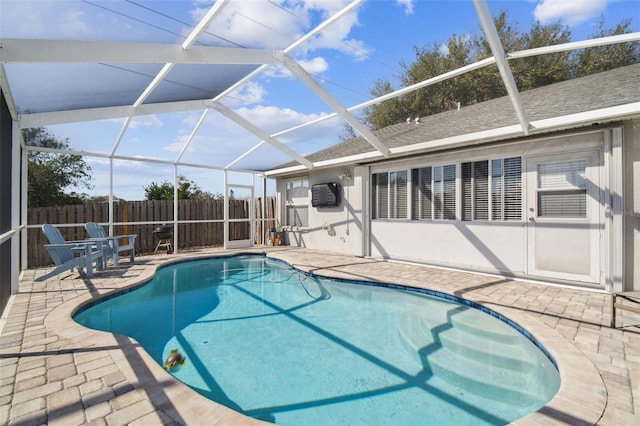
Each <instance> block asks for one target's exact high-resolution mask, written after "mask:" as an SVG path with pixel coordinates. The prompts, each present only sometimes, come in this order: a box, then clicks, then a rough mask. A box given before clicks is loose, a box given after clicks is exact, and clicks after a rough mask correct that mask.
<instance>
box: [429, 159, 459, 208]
mask: <svg viewBox="0 0 640 426" xmlns="http://www.w3.org/2000/svg"><path fill="white" fill-rule="evenodd" d="M433 198H434V205H433V218H434V219H448V220H454V219H455V218H456V166H455V165H454V164H451V165H448V166H437V167H434V168H433Z"/></svg>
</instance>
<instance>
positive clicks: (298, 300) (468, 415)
mask: <svg viewBox="0 0 640 426" xmlns="http://www.w3.org/2000/svg"><path fill="white" fill-rule="evenodd" d="M75 320H76V321H78V322H79V323H81V324H83V325H85V326H87V327H90V328H94V329H98V330H104V331H111V332H116V333H122V334H125V335H128V336H131V337H133V338H135V339H136V340H137V341H138V342H139V343H140V344H141V345H142V346H143V347H144V348H145V349H146V350H147V351H148V352H149V354H151V356H153V358H154V359H155V360H156V361H157V362H158V363H159V364H161V365H162V364H163V360H164V359H165V358H166V357H167V356H168V355H169V353H170V351H171V350H172V349H179V350H180V352H181V353H182V354H184V355H185V356H186V358H187V361H186V363H185V364H184V365H183V366H181V367H177V368H175V369H173V370H172V371H171V373H172V374H173V375H174V376H175V377H176V378H178V379H179V380H181V381H183V382H184V383H186V384H187V385H189V386H191V387H192V388H193V389H195V390H196V391H198V392H199V393H201V394H202V395H204V396H206V397H208V398H210V399H212V400H214V401H217V402H219V403H221V404H224V405H226V406H228V407H230V408H233V409H234V410H237V411H239V412H242V413H245V414H247V415H249V416H252V417H255V418H259V419H262V420H267V421H271V422H275V423H278V424H281V425H337V424H340V425H347V424H349V425H357V424H362V425H376V424H379V425H409V424H437V425H442V424H455V425H461V424H474V425H478V424H506V423H509V422H512V421H514V420H516V419H518V418H520V417H523V416H525V415H527V414H528V413H531V412H533V411H535V410H537V409H538V408H540V407H541V406H542V405H544V404H545V403H546V402H547V401H549V400H550V399H551V398H552V397H553V395H554V394H555V393H556V392H557V390H558V388H559V385H560V379H559V374H558V371H557V369H556V368H555V367H554V365H553V363H552V362H551V361H550V360H549V358H548V357H547V356H545V355H544V354H543V352H542V351H541V350H540V349H538V348H537V347H536V346H535V345H534V344H533V343H532V342H531V341H530V340H529V339H527V338H525V336H523V335H522V334H521V333H520V332H518V331H516V330H515V329H514V328H513V327H511V326H509V325H507V324H505V323H504V322H503V321H500V320H498V319H496V318H494V317H492V316H491V315H488V314H487V313H485V312H481V311H480V310H478V309H474V308H472V307H469V306H465V305H464V304H460V303H456V302H453V301H450V300H444V299H442V298H438V297H433V296H430V295H427V294H423V293H419V292H415V291H407V290H406V289H398V288H388V286H368V285H357V284H354V283H348V282H343V281H334V280H328V279H320V278H318V277H314V276H310V275H306V274H303V273H301V272H298V271H296V270H294V269H292V268H291V267H289V266H288V265H286V264H284V263H282V262H278V261H273V260H269V259H266V258H265V257H263V256H236V257H225V258H211V259H205V260H196V261H188V262H183V263H179V264H175V265H172V266H168V267H164V268H162V269H160V270H158V272H157V273H156V276H155V277H154V278H153V280H152V281H150V282H149V283H147V284H145V285H144V286H141V287H139V288H137V289H135V290H132V291H129V292H127V293H124V294H122V295H119V296H117V297H113V298H109V299H107V300H105V301H103V302H100V303H97V304H95V305H93V306H91V307H88V308H86V309H84V310H82V311H81V312H79V313H78V314H77V315H76V316H75Z"/></svg>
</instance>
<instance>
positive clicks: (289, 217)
mask: <svg viewBox="0 0 640 426" xmlns="http://www.w3.org/2000/svg"><path fill="white" fill-rule="evenodd" d="M285 200H286V206H285V218H284V222H285V223H284V224H285V225H287V226H300V227H307V226H309V180H308V179H306V178H303V179H297V180H292V181H288V182H286V188H285Z"/></svg>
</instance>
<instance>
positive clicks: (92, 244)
mask: <svg viewBox="0 0 640 426" xmlns="http://www.w3.org/2000/svg"><path fill="white" fill-rule="evenodd" d="M42 232H43V233H44V235H45V236H46V237H47V239H48V240H49V242H50V243H51V244H45V245H44V247H45V248H46V249H47V252H49V256H51V259H52V260H53V263H54V264H55V265H56V267H55V268H54V269H53V271H51V272H49V273H47V274H45V275H43V276H41V277H38V278H37V280H36V281H44V280H46V279H49V278H51V277H53V276H54V275H57V274H59V273H61V272H64V271H69V270H71V269H73V268H76V267H77V268H78V270H79V271H80V270H82V268H83V267H84V268H85V269H86V271H87V272H86V273H87V278H91V277H93V262H96V269H98V270H100V269H103V266H104V256H105V254H104V250H103V243H102V242H101V241H88V240H83V241H65V239H64V237H63V236H62V234H61V233H60V230H58V228H56V227H55V226H52V225H49V224H44V225H42Z"/></svg>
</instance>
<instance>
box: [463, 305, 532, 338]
mask: <svg viewBox="0 0 640 426" xmlns="http://www.w3.org/2000/svg"><path fill="white" fill-rule="evenodd" d="M496 321H500V320H498V319H497V318H494V317H492V316H491V315H489V314H485V313H483V314H482V315H478V313H477V312H474V310H466V311H462V312H459V313H456V314H455V315H452V316H451V323H452V324H454V326H455V327H456V328H458V329H460V330H465V331H468V332H470V333H471V334H473V335H476V336H485V337H487V338H489V339H492V340H494V341H498V342H504V343H514V342H517V341H518V339H519V338H520V337H521V335H520V333H518V331H516V330H514V329H513V328H512V327H510V326H508V325H507V324H499V325H500V327H496V325H495V322H496Z"/></svg>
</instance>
